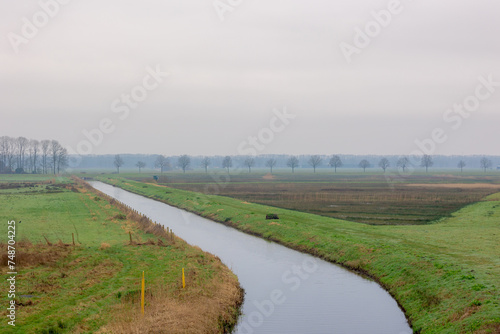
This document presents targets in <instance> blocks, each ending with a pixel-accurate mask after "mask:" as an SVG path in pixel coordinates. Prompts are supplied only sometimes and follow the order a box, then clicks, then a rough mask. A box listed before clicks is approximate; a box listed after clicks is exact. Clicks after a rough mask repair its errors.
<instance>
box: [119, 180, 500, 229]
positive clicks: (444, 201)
mask: <svg viewBox="0 0 500 334" xmlns="http://www.w3.org/2000/svg"><path fill="white" fill-rule="evenodd" d="M128 177H130V178H132V179H136V180H142V181H145V180H147V179H145V178H144V175H143V176H141V177H139V176H138V175H135V176H132V175H130V176H128ZM397 181H398V182H390V183H389V182H387V179H386V177H385V176H384V175H380V174H379V175H376V174H368V175H353V174H343V175H342V174H341V175H332V174H312V173H311V174H306V173H301V174H297V175H289V174H276V175H272V176H271V175H269V174H263V173H260V174H258V173H255V174H247V175H244V174H239V175H234V176H233V175H229V176H228V175H224V174H216V175H205V174H201V173H197V174H194V173H192V174H186V175H184V174H182V175H181V174H173V173H172V174H170V173H169V174H167V175H164V176H163V178H161V179H160V183H161V184H163V185H167V186H170V187H174V188H178V189H184V190H190V191H195V192H201V193H205V194H215V195H222V196H228V197H233V198H237V199H240V200H242V201H247V202H253V203H260V204H265V205H270V206H275V207H280V208H285V209H291V210H296V211H302V212H307V213H313V214H318V215H322V216H327V217H334V218H338V219H343V220H349V221H354V222H359V223H365V224H371V225H416V224H428V223H430V222H432V221H435V220H437V219H440V218H443V217H448V216H450V214H451V213H452V212H455V211H457V210H459V209H460V208H463V207H465V206H467V205H469V204H472V203H475V202H477V201H479V200H481V199H482V198H484V197H485V196H488V195H490V194H493V193H495V192H498V191H500V177H499V176H494V175H493V176H491V175H490V176H481V175H479V176H478V175H469V176H460V175H449V174H446V175H443V174H435V175H413V176H407V177H405V178H399V179H398V180H397ZM148 182H150V181H148Z"/></svg>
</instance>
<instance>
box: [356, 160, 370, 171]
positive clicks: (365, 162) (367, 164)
mask: <svg viewBox="0 0 500 334" xmlns="http://www.w3.org/2000/svg"><path fill="white" fill-rule="evenodd" d="M358 166H359V167H360V168H363V172H366V169H367V168H368V167H370V166H371V165H370V162H369V161H368V160H366V159H363V160H361V161H360V162H359V165H358Z"/></svg>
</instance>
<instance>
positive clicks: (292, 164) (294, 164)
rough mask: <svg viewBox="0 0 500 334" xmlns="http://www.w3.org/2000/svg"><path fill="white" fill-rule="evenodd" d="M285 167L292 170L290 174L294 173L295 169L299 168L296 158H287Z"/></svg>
mask: <svg viewBox="0 0 500 334" xmlns="http://www.w3.org/2000/svg"><path fill="white" fill-rule="evenodd" d="M286 165H287V166H288V167H290V168H291V169H292V173H294V170H295V168H297V167H299V159H298V158H297V157H294V156H291V157H290V158H288V160H287V162H286Z"/></svg>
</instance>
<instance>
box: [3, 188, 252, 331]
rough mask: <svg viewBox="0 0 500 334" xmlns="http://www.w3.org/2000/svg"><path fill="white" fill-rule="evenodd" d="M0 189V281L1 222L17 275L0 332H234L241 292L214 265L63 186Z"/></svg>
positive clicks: (82, 190)
mask: <svg viewBox="0 0 500 334" xmlns="http://www.w3.org/2000/svg"><path fill="white" fill-rule="evenodd" d="M1 181H2V180H0V203H1V210H0V220H1V221H3V222H5V224H4V227H5V228H4V233H3V234H2V238H1V239H0V241H1V246H2V247H1V249H2V267H1V270H2V277H4V278H5V277H6V276H7V272H9V271H10V270H9V269H8V267H7V261H8V257H7V241H8V238H7V222H8V221H15V222H16V241H17V242H16V245H15V247H16V254H15V260H14V261H15V263H16V270H17V273H18V274H17V275H16V280H15V290H16V291H15V295H16V296H15V298H13V299H12V298H9V297H8V296H7V294H6V293H2V296H1V297H0V303H1V304H2V305H9V303H10V300H14V302H15V305H16V326H15V327H13V326H11V325H9V324H8V319H7V306H6V307H2V311H1V318H2V319H3V320H2V321H1V322H0V332H1V333H132V332H134V333H135V332H142V333H147V332H154V333H167V332H168V333H186V332H191V333H194V332H196V333H222V332H225V331H229V330H230V329H231V327H232V326H233V325H234V324H235V322H236V320H237V317H238V309H239V304H240V303H241V301H242V291H241V290H240V288H239V283H238V280H237V278H236V276H235V275H234V274H232V273H231V272H230V270H229V269H228V268H227V267H225V266H224V265H223V264H222V263H221V262H220V260H219V259H218V258H216V257H214V256H213V255H211V254H208V253H205V252H203V251H201V250H200V249H199V248H196V247H192V246H189V245H188V244H186V243H185V242H184V241H182V240H181V239H179V238H175V240H174V241H172V240H169V239H167V238H162V237H158V236H157V235H153V234H151V233H146V232H144V231H143V230H142V229H141V228H140V225H139V224H138V223H137V222H136V221H135V220H134V219H133V218H132V217H131V214H130V213H127V212H124V211H121V210H119V209H117V208H116V207H115V206H114V205H112V204H111V203H110V202H108V201H107V200H106V198H104V197H102V196H100V195H99V194H96V193H94V192H92V191H90V190H89V189H85V188H83V187H80V186H78V185H76V184H74V183H73V182H72V181H71V180H70V179H63V180H60V181H61V182H59V183H57V182H54V183H52V182H51V181H50V180H41V179H40V180H30V183H26V182H22V180H15V181H14V180H10V179H8V180H3V181H4V182H1ZM41 181H44V182H45V183H43V182H41ZM19 221H21V223H19ZM73 236H74V238H75V245H74V246H73ZM130 237H132V239H133V243H130ZM160 240H161V242H160ZM182 268H185V276H186V287H185V288H182V276H181V275H182V274H181V273H182ZM143 271H144V273H145V281H146V285H145V291H146V293H145V316H141V312H140V291H141V278H142V272H143ZM5 286H7V285H5Z"/></svg>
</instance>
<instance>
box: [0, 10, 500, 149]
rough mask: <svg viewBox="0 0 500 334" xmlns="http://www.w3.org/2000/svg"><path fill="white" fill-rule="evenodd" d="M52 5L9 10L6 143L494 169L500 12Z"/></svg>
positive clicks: (0, 81) (2, 102) (0, 29)
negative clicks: (478, 162) (468, 158)
mask: <svg viewBox="0 0 500 334" xmlns="http://www.w3.org/2000/svg"><path fill="white" fill-rule="evenodd" d="M66 1H67V0H65V1H62V0H60V2H61V3H64V2H66ZM44 3H48V4H49V5H46V6H41V4H44ZM54 3H58V2H56V0H43V1H2V2H1V3H0V34H1V35H2V39H1V40H0V108H1V109H0V110H1V111H0V115H1V119H0V136H1V135H8V136H13V137H17V136H25V137H28V138H34V139H46V138H48V139H57V140H59V141H60V142H61V143H62V144H63V145H64V146H65V147H68V148H70V149H71V150H72V151H75V152H79V153H94V154H106V153H161V154H166V155H177V154H192V155H213V154H220V155H226V154H231V155H232V154H247V153H250V152H251V151H252V150H253V151H254V152H257V153H263V154H267V153H283V154H303V153H304V154H308V153H321V154H333V153H345V154H365V153H366V154H381V155H383V154H400V155H406V154H410V153H412V152H415V151H416V150H421V151H424V150H427V151H428V153H432V154H446V155H451V154H492V155H498V154H500V145H499V143H500V134H499V131H498V129H499V128H500V85H499V84H495V82H500V39H499V33H500V20H498V13H500V2H498V1H494V0H490V1H487V0H479V1H478V0H474V1H472V0H471V1H464V0H440V1H435V0H418V1H417V0H414V1H410V0H401V2H399V4H398V3H397V1H395V0H389V1H387V0H385V1H374V0H342V1H332V0H309V1H305V0H251V1H250V0H243V1H237V0H232V1H230V0H220V1H218V2H217V1H216V2H213V1H212V0H203V1H199V0H189V1H186V0H169V1H153V0H143V1H130V0H107V1H97V0H72V1H71V2H69V3H68V4H60V5H58V7H59V8H57V7H56V6H54ZM214 3H215V4H217V5H218V7H217V8H215V7H214ZM42 7H45V10H44V9H42ZM46 12H50V14H51V15H48V14H46ZM373 13H379V14H376V15H375V14H373ZM388 13H389V15H390V17H389V16H388V15H387V14H388ZM375 17H377V18H378V21H376V18H375ZM37 25H38V28H37ZM33 27H35V29H33ZM360 31H365V32H364V33H361V34H360V33H359V32H360ZM366 31H368V35H366ZM154 71H156V72H157V73H156V74H155V75H151V73H152V72H154ZM166 72H168V73H169V74H168V76H167V75H165V73H166ZM155 78H156V79H155ZM481 78H482V79H481ZM488 81H490V84H485V83H487V82H488ZM492 81H493V83H491V82H492ZM127 96H129V100H128V102H127V101H126V99H127ZM127 103H128V104H127ZM463 104H466V105H467V106H466V108H468V110H471V111H470V112H468V111H467V110H466V109H462V111H461V113H459V112H458V111H460V109H455V110H449V111H447V110H448V109H450V108H453V106H454V105H458V106H460V105H463ZM132 106H133V107H132ZM277 113H278V114H281V117H282V118H283V117H285V121H283V120H282V119H280V118H276V117H277V116H276V114H277ZM284 113H286V114H289V116H283V114H284ZM291 115H293V116H294V118H292V116H291ZM286 117H289V118H286ZM100 124H101V127H102V128H103V129H104V130H105V131H106V132H107V133H102V138H101V136H100V135H99V134H98V132H97V130H94V131H92V130H93V129H98V128H99V126H100ZM436 129H437V130H436ZM85 131H90V133H91V134H93V141H94V142H93V143H92V142H91V141H90V140H88V139H87V138H86V136H85V135H84V132H85ZM99 132H101V130H99ZM433 132H435V138H434V139H432V133H433ZM249 136H253V137H256V139H255V140H253V141H252V140H249V139H248V137H249ZM416 141H421V142H422V141H423V142H424V144H425V145H424V146H422V145H421V146H419V145H418V144H417V143H416ZM426 153H427V152H426Z"/></svg>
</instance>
